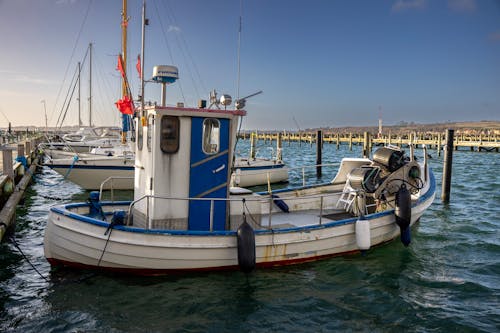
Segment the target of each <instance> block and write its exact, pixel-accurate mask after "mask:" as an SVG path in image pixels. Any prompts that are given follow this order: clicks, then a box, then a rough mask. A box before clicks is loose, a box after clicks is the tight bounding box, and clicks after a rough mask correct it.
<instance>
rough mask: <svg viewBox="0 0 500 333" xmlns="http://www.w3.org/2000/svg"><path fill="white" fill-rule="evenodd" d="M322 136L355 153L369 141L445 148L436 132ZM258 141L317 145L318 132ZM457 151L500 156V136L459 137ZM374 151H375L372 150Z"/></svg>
mask: <svg viewBox="0 0 500 333" xmlns="http://www.w3.org/2000/svg"><path fill="white" fill-rule="evenodd" d="M321 132H322V136H323V137H322V142H323V143H329V144H336V145H337V146H339V145H341V144H344V145H345V144H348V145H349V148H351V149H352V146H353V145H363V144H365V141H366V140H369V142H368V146H369V147H372V146H382V145H395V146H399V147H403V146H406V147H407V146H409V145H415V146H417V147H419V146H422V145H426V146H427V147H429V148H435V149H438V150H441V149H442V147H443V146H444V144H445V132H435V133H428V132H426V133H416V132H410V133H407V134H387V135H383V136H381V137H377V136H376V135H372V134H371V133H369V132H363V133H340V132H337V133H335V132H328V131H321ZM250 133H252V132H241V133H240V138H242V139H247V138H249V137H250ZM253 133H254V135H255V137H256V139H257V140H263V141H264V142H265V141H273V140H277V139H278V135H281V139H282V140H283V142H299V143H309V144H310V145H312V144H313V142H316V141H317V134H316V131H310V132H308V131H304V132H292V131H291V132H287V131H282V132H281V131H280V132H276V131H275V132H258V131H255V132H253ZM453 148H454V149H455V150H458V149H460V148H462V149H464V148H465V149H469V150H471V151H495V152H498V151H499V148H500V135H499V134H494V135H492V134H489V135H485V134H476V135H471V134H466V133H456V135H455V139H454V141H453ZM370 150H371V149H370Z"/></svg>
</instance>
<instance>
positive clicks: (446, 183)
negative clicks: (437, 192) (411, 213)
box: [441, 129, 454, 202]
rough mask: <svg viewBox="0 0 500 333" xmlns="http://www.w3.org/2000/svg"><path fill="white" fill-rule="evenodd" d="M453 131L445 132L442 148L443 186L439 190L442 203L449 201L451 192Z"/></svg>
mask: <svg viewBox="0 0 500 333" xmlns="http://www.w3.org/2000/svg"><path fill="white" fill-rule="evenodd" d="M453 134H454V130H453V129H448V130H447V131H446V145H445V147H444V149H445V150H444V160H443V184H442V189H441V200H442V201H443V202H449V201H450V190H451V170H452V163H453Z"/></svg>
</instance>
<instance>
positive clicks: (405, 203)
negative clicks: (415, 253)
mask: <svg viewBox="0 0 500 333" xmlns="http://www.w3.org/2000/svg"><path fill="white" fill-rule="evenodd" d="M394 215H396V223H397V225H398V226H399V229H400V230H401V242H402V243H403V244H404V245H405V246H408V245H409V244H410V242H411V235H410V222H411V194H410V191H408V189H407V188H406V185H405V184H404V183H403V184H401V187H400V188H399V190H398V192H397V193H396V209H395V211H394Z"/></svg>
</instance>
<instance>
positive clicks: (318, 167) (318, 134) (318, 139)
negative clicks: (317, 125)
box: [316, 130, 323, 178]
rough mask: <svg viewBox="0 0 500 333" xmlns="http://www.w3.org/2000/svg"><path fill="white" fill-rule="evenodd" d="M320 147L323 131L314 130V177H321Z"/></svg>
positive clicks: (321, 145)
mask: <svg viewBox="0 0 500 333" xmlns="http://www.w3.org/2000/svg"><path fill="white" fill-rule="evenodd" d="M322 147H323V133H322V131H321V130H318V131H317V132H316V177H318V178H319V177H321V173H322V172H321V160H322V156H321V153H322V151H321V150H322Z"/></svg>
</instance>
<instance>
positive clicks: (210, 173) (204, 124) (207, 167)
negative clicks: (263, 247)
mask: <svg viewBox="0 0 500 333" xmlns="http://www.w3.org/2000/svg"><path fill="white" fill-rule="evenodd" d="M229 125H230V121H229V119H223V118H204V117H193V118H192V119H191V161H190V172H189V197H190V198H227V193H228V186H229V185H228V178H229V172H230V171H229V170H230V165H229ZM226 207H227V202H226V201H224V200H213V201H211V200H191V201H190V202H189V220H188V228H189V230H205V231H206V230H210V228H211V224H212V230H225V227H226V218H227V212H226ZM211 212H212V213H211ZM211 216H212V218H211ZM210 221H212V222H210Z"/></svg>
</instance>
